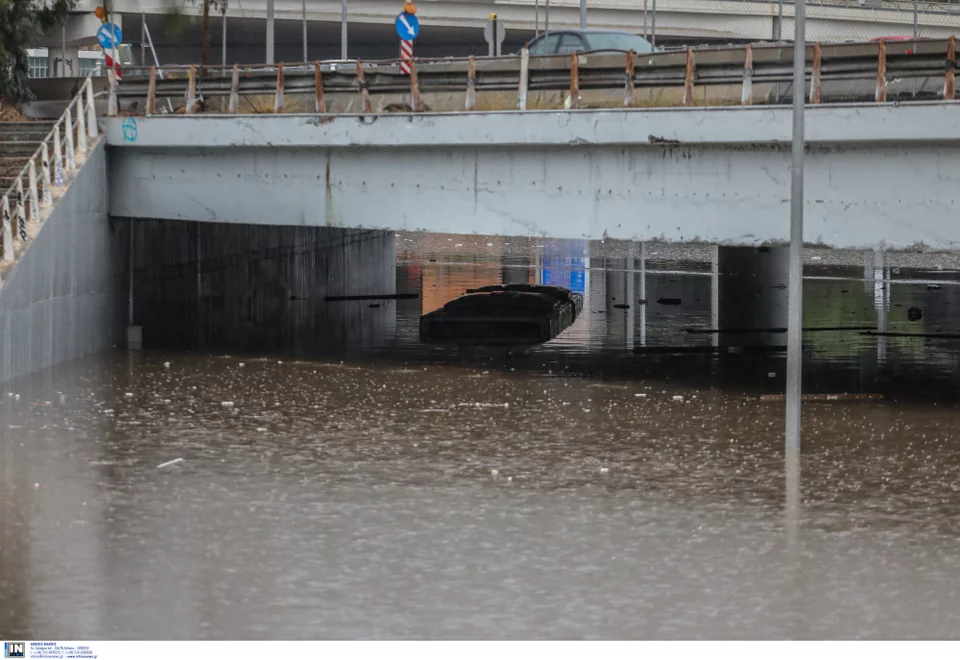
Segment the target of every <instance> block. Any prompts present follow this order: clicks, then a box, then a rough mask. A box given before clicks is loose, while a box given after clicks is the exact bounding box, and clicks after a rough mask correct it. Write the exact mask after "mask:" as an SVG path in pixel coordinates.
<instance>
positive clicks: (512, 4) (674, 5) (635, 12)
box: [35, 0, 960, 64]
mask: <svg viewBox="0 0 960 660" xmlns="http://www.w3.org/2000/svg"><path fill="white" fill-rule="evenodd" d="M98 4H100V3H99V1H98V0H80V2H79V4H78V7H77V12H76V14H75V16H74V17H73V18H72V19H71V21H70V22H69V23H68V25H67V29H66V31H65V32H61V31H60V30H54V31H52V32H51V33H50V34H48V35H44V36H43V37H42V38H41V39H38V43H37V44H35V45H37V46H47V47H49V48H51V49H52V50H51V52H50V57H51V58H55V57H59V49H60V48H61V46H62V44H63V43H66V44H67V47H68V50H71V49H75V48H76V47H78V46H81V45H85V46H91V45H96V40H95V38H94V35H95V34H96V29H97V27H98V25H99V21H98V20H97V19H96V18H95V17H94V16H93V13H92V12H93V10H94V9H95V8H96V6H97V5H98ZM111 4H112V8H113V11H114V12H116V16H115V17H114V20H115V21H116V22H118V23H120V24H121V25H122V27H123V29H124V34H125V41H126V42H127V43H129V44H133V45H134V48H133V57H134V61H139V60H140V48H139V45H140V44H141V43H143V42H144V36H145V35H144V33H143V30H142V29H141V20H142V19H144V18H145V21H146V24H147V26H148V29H149V32H150V34H151V36H152V38H153V41H154V45H155V47H156V50H157V53H158V56H159V61H160V63H161V64H170V63H186V62H198V61H200V43H201V27H200V21H199V20H193V21H192V22H189V23H187V24H180V25H179V26H178V27H177V28H176V30H170V29H168V27H169V24H168V20H167V16H168V13H169V12H170V10H171V9H172V8H173V7H174V6H177V7H179V8H180V10H181V11H182V12H184V14H185V15H187V16H192V17H193V18H194V19H196V18H197V17H198V16H199V14H200V11H201V5H202V3H189V2H188V3H182V2H177V3H174V2H172V0H116V1H115V2H113V3H111ZM919 6H920V12H919V17H918V28H919V33H920V36H921V37H924V38H933V39H943V38H947V37H949V36H950V35H954V34H958V33H960V4H952V3H949V2H948V3H945V4H944V3H937V4H932V3H927V2H921V3H920V5H919ZM418 7H419V12H418V16H419V18H420V19H421V24H422V26H423V29H422V31H421V35H420V36H419V37H418V39H417V41H416V54H417V55H418V56H424V57H448V56H454V57H459V56H468V55H484V54H486V45H485V42H484V40H483V33H482V29H483V26H484V25H485V23H486V22H487V20H488V16H489V14H490V13H492V12H494V13H496V14H497V16H498V18H499V19H500V20H501V21H502V22H503V23H504V25H505V26H506V28H507V41H506V42H505V44H504V52H516V51H518V50H519V49H520V47H521V46H522V44H523V43H524V42H525V41H527V40H529V39H530V38H532V37H533V36H534V35H535V33H536V31H537V30H538V29H539V30H543V29H544V27H545V25H546V20H547V12H546V0H495V1H491V0H487V1H483V0H466V1H461V0H423V1H422V2H420V3H418ZM650 8H652V3H650ZM341 9H342V4H341V2H340V0H310V2H308V3H307V21H308V33H309V34H308V41H309V45H310V48H309V52H308V59H311V60H312V59H333V58H337V57H339V56H340V52H341V51H340V19H341ZM398 11H399V5H398V4H397V2H396V1H394V0H348V2H347V14H348V21H349V26H350V28H349V36H348V45H349V50H348V55H349V56H350V57H359V58H362V59H366V60H370V59H385V58H388V57H395V56H396V54H397V52H398V48H399V45H398V43H397V37H396V34H395V32H394V28H393V20H394V17H395V16H396V14H397V12H398ZM301 12H302V5H301V2H300V0H276V4H275V18H276V27H275V30H276V61H288V62H289V61H298V60H301V59H303V55H302V29H303V28H302V24H301ZM792 15H793V7H792V4H791V3H789V2H787V3H785V4H784V26H783V29H784V36H785V38H787V39H789V36H790V35H792V34H793V22H792ZM265 16H266V0H243V1H241V2H230V3H229V6H228V9H227V11H226V21H227V31H226V43H227V49H226V61H227V63H234V62H240V63H256V62H260V61H263V59H264V52H265ZM648 19H649V20H648V31H649V28H652V27H653V14H652V11H650V12H648ZM222 21H223V19H222V17H221V16H216V15H215V16H213V17H212V19H211V25H210V33H211V37H210V38H211V54H210V58H211V59H210V62H211V63H217V62H220V58H221V55H222V49H221V47H222V41H223V22H222ZM588 23H589V26H590V27H592V28H594V27H595V28H609V29H627V30H632V31H634V32H637V33H640V32H642V31H643V26H644V11H643V3H642V2H639V1H637V2H622V1H620V0H589V2H588ZM913 23H914V17H913V5H912V3H909V2H905V3H904V2H886V1H884V0H863V1H858V0H825V1H824V2H818V3H812V4H808V7H807V27H806V30H807V35H808V38H809V39H810V41H820V42H843V41H866V40H869V39H871V38H874V37H879V36H889V35H912V34H913ZM578 24H579V2H578V0H551V1H550V9H549V27H550V28H551V29H557V28H567V27H575V26H577V25H578ZM778 25H779V21H778V2H776V1H775V0H658V2H657V12H656V34H657V40H658V44H660V45H663V46H671V45H698V44H717V43H722V44H727V43H746V42H763V41H772V40H776V39H778V37H779V32H778ZM68 56H69V55H68ZM146 61H147V63H152V60H151V58H150V57H149V56H148V57H147V58H146Z"/></svg>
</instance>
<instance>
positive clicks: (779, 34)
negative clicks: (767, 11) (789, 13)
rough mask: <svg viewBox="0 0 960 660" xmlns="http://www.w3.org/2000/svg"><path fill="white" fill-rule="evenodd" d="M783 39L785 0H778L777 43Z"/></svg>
mask: <svg viewBox="0 0 960 660" xmlns="http://www.w3.org/2000/svg"><path fill="white" fill-rule="evenodd" d="M782 41H783V0H779V1H778V2H777V43H778V44H779V43H781V42H782Z"/></svg>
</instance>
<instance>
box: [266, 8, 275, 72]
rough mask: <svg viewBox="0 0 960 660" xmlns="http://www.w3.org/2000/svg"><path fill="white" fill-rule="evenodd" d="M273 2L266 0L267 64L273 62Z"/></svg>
mask: <svg viewBox="0 0 960 660" xmlns="http://www.w3.org/2000/svg"><path fill="white" fill-rule="evenodd" d="M273 3H274V0H267V64H273Z"/></svg>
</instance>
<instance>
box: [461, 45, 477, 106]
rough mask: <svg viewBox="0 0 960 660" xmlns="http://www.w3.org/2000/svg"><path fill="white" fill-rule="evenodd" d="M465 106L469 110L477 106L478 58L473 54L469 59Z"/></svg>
mask: <svg viewBox="0 0 960 660" xmlns="http://www.w3.org/2000/svg"><path fill="white" fill-rule="evenodd" d="M463 107H464V110H466V111H467V112H472V111H473V110H474V109H475V108H476V107H477V60H476V59H475V58H474V57H473V55H471V56H470V59H469V60H467V97H466V100H465V101H464V104H463Z"/></svg>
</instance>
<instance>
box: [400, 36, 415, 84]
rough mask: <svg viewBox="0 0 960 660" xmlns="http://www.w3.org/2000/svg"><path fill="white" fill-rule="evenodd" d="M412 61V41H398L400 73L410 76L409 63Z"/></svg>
mask: <svg viewBox="0 0 960 660" xmlns="http://www.w3.org/2000/svg"><path fill="white" fill-rule="evenodd" d="M412 61H413V41H410V40H408V39H401V40H400V73H404V74H406V75H410V63H411V62H412Z"/></svg>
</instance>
